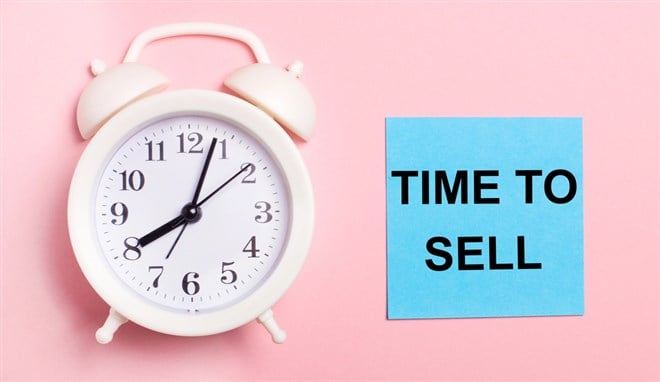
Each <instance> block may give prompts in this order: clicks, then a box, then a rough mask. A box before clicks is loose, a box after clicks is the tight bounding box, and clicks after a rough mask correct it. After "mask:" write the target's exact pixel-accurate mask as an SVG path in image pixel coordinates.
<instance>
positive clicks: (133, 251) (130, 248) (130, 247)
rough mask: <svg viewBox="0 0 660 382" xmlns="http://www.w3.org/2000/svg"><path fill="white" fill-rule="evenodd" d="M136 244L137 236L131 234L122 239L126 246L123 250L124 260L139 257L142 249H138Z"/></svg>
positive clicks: (132, 259)
mask: <svg viewBox="0 0 660 382" xmlns="http://www.w3.org/2000/svg"><path fill="white" fill-rule="evenodd" d="M129 240H130V241H131V242H135V244H131V243H130V242H129ZM138 245H139V244H138V238H137V237H133V236H131V237H127V238H126V239H125V240H124V246H125V247H126V249H125V250H124V258H125V259H126V260H131V261H134V260H137V259H139V258H140V256H142V251H140V247H138Z"/></svg>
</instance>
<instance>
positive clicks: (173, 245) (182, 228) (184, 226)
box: [165, 222, 188, 259]
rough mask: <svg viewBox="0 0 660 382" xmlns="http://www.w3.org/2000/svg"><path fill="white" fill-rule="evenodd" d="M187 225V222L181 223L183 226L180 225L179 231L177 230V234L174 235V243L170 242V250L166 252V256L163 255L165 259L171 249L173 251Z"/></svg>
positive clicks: (170, 252) (168, 256) (167, 257)
mask: <svg viewBox="0 0 660 382" xmlns="http://www.w3.org/2000/svg"><path fill="white" fill-rule="evenodd" d="M187 226H188V223H187V222H186V223H183V227H181V231H179V234H178V235H177V236H176V239H174V243H173V244H172V247H171V248H170V250H169V251H168V252H167V256H165V259H169V258H170V255H171V254H172V251H174V247H176V243H178V242H179V239H180V238H181V235H183V231H185V230H186V227H187Z"/></svg>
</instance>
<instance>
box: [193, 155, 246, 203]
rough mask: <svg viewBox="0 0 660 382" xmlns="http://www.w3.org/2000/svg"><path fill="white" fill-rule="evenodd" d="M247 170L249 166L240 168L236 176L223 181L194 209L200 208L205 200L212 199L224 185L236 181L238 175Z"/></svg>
mask: <svg viewBox="0 0 660 382" xmlns="http://www.w3.org/2000/svg"><path fill="white" fill-rule="evenodd" d="M248 168H250V166H247V165H246V166H243V167H242V168H241V169H240V170H239V171H238V172H237V173H236V174H234V175H232V177H231V178H229V179H227V181H225V182H224V183H223V184H221V185H220V186H219V187H218V188H216V189H215V190H213V192H211V193H210V194H208V195H206V197H205V198H204V199H202V201H201V202H199V203H197V206H196V207H200V206H201V205H202V204H204V203H206V201H207V200H209V199H211V197H212V196H213V195H215V194H217V193H218V191H220V190H222V189H223V188H224V187H225V186H226V185H228V184H229V183H231V182H232V181H233V180H234V179H236V178H237V177H238V176H239V175H241V174H242V173H243V171H245V170H247V169H248Z"/></svg>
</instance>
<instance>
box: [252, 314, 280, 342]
mask: <svg viewBox="0 0 660 382" xmlns="http://www.w3.org/2000/svg"><path fill="white" fill-rule="evenodd" d="M257 322H258V323H260V324H262V325H263V326H264V328H266V330H268V333H270V335H271V337H273V342H275V343H276V344H281V343H284V340H286V332H285V331H284V330H282V329H281V328H280V326H279V325H277V322H275V318H274V317H273V311H272V310H271V309H268V310H267V311H265V312H263V313H262V314H261V315H260V316H259V317H257Z"/></svg>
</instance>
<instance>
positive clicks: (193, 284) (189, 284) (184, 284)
mask: <svg viewBox="0 0 660 382" xmlns="http://www.w3.org/2000/svg"><path fill="white" fill-rule="evenodd" d="M190 277H192V278H193V279H197V278H199V273H197V272H188V273H186V274H185V276H183V281H181V288H183V291H184V292H185V293H186V294H187V295H189V296H192V295H195V294H197V293H198V292H199V283H198V282H197V281H195V280H190V279H189V278H190ZM191 289H192V290H191Z"/></svg>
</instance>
